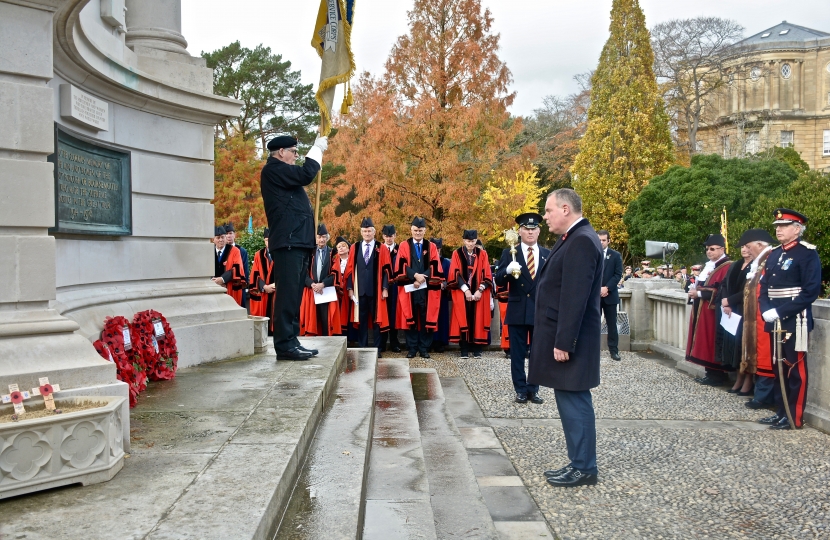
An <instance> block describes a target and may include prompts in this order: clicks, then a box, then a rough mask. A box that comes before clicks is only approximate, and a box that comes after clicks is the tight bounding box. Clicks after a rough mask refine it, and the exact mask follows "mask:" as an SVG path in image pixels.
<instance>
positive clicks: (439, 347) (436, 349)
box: [432, 345, 447, 354]
mask: <svg viewBox="0 0 830 540" xmlns="http://www.w3.org/2000/svg"><path fill="white" fill-rule="evenodd" d="M446 350H447V347H445V346H444V345H436V346H433V347H432V352H437V353H438V354H441V353H443V352H446Z"/></svg>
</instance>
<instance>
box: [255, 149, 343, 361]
mask: <svg viewBox="0 0 830 540" xmlns="http://www.w3.org/2000/svg"><path fill="white" fill-rule="evenodd" d="M267 146H268V150H269V151H270V152H271V155H270V156H269V157H268V161H267V162H266V163H265V166H264V167H263V168H262V173H261V175H260V179H261V183H260V190H261V191H262V201H263V203H265V215H266V216H267V217H268V229H269V233H270V234H269V236H268V249H269V250H270V251H271V259H273V261H274V286H275V287H276V291H275V296H274V313H273V321H274V349H276V351H277V360H308V359H309V358H311V357H312V356H314V355H315V354H317V351H316V350H308V349H306V348H304V347H303V346H301V345H300V340H299V339H298V336H299V335H300V304H301V302H302V298H303V285H304V283H305V277H306V276H307V275H308V264H309V261H310V259H311V256H310V255H311V251H312V250H313V249H314V245H315V242H314V239H315V235H314V212H313V211H312V208H311V201H309V200H308V195H306V192H305V186H307V185H309V184H310V183H311V182H312V181H314V179H315V178H316V177H317V172H318V171H320V168H321V167H322V164H323V152H324V151H325V150H326V148H327V147H328V142H327V139H326V137H318V138H317V140H316V141H314V146H312V147H311V149H310V150H309V151H308V154H307V155H306V157H305V162H304V163H303V165H302V166H299V165H295V164H294V163H295V162H296V161H297V156H298V155H299V152H297V139H295V138H294V137H289V136H287V135H282V136H279V137H274V138H273V139H271V140H270V141H268V145H267Z"/></svg>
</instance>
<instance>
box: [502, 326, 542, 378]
mask: <svg viewBox="0 0 830 540" xmlns="http://www.w3.org/2000/svg"><path fill="white" fill-rule="evenodd" d="M507 335H508V337H509V338H510V375H511V376H512V378H513V388H514V389H515V390H516V393H517V394H526V393H528V392H538V391H539V385H538V384H527V373H526V372H525V358H527V350H528V346H527V342H528V335H529V336H530V341H531V343H532V342H533V327H532V326H529V325H525V324H508V325H507Z"/></svg>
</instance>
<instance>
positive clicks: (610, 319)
mask: <svg viewBox="0 0 830 540" xmlns="http://www.w3.org/2000/svg"><path fill="white" fill-rule="evenodd" d="M621 278H622V257H621V256H620V252H619V251H614V250H613V249H611V248H608V250H607V252H606V254H605V259H604V261H603V267H602V286H603V287H608V296H605V297H602V298H600V299H599V303H600V306H602V313H603V314H604V315H605V322H606V324H607V325H608V352H611V353H615V352H619V341H620V336H619V334H618V332H617V306H618V305H619V303H620V293H619V284H620V279H621Z"/></svg>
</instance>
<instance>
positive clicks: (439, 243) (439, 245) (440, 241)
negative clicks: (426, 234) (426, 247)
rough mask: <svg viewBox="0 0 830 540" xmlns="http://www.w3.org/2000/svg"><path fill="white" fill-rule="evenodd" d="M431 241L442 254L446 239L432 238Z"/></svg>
mask: <svg viewBox="0 0 830 540" xmlns="http://www.w3.org/2000/svg"><path fill="white" fill-rule="evenodd" d="M429 241H430V242H432V243H433V244H435V249H437V250H438V252H439V253H440V252H441V249H442V248H443V247H444V239H443V238H430V239H429Z"/></svg>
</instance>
